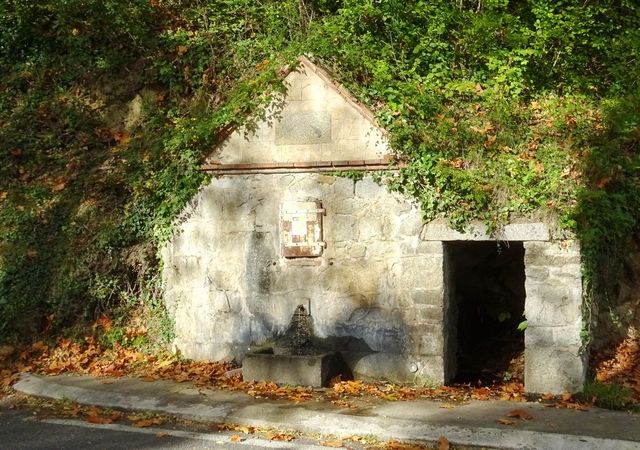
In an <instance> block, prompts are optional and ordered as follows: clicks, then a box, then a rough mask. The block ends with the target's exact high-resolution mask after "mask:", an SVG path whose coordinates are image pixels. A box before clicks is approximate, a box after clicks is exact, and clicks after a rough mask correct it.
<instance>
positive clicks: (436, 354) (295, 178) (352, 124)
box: [161, 63, 584, 392]
mask: <svg viewBox="0 0 640 450" xmlns="http://www.w3.org/2000/svg"><path fill="white" fill-rule="evenodd" d="M307 69H313V68H312V67H311V66H310V65H309V64H307V63H304V64H303V67H302V70H301V71H300V72H294V73H292V74H290V75H289V76H288V77H287V79H286V80H285V83H286V84H288V86H289V88H288V94H287V96H286V97H282V98H279V99H277V100H276V101H275V102H274V104H272V105H270V107H269V108H268V113H267V117H268V119H267V120H266V121H262V122H260V123H258V124H257V126H256V129H255V130H254V131H252V132H246V130H238V131H237V132H235V133H233V134H232V135H231V136H230V137H229V138H228V139H227V140H226V142H225V143H224V144H223V145H221V146H220V148H218V149H217V151H216V152H215V154H214V155H212V157H211V159H212V160H216V161H220V162H222V163H232V162H236V163H243V162H252V163H259V162H304V161H319V160H332V161H343V162H344V161H348V160H366V159H377V158H380V157H381V156H382V155H384V154H388V153H389V149H388V146H387V143H386V139H385V138H384V136H383V135H382V133H381V132H380V130H378V129H377V128H376V126H375V125H374V124H373V123H372V122H371V120H370V119H369V118H368V115H367V113H366V111H364V110H363V109H361V108H360V107H359V106H358V105H357V104H356V103H355V102H353V100H351V99H349V98H348V97H346V96H345V95H344V93H342V92H339V90H338V89H336V87H335V86H334V85H332V84H331V83H330V82H329V81H328V79H327V78H326V77H325V76H324V75H323V74H322V73H321V72H320V71H317V70H307ZM280 106H281V108H280ZM285 202H296V203H299V202H312V204H313V205H315V204H316V203H315V202H320V204H321V205H322V210H320V211H317V212H316V213H317V219H314V221H313V222H312V225H311V229H312V230H314V232H313V239H314V242H313V244H314V245H316V244H317V245H318V246H320V247H319V248H322V256H321V257H318V258H297V259H288V258H284V257H283V255H282V245H283V242H286V243H287V246H288V247H289V246H291V244H292V243H294V239H293V237H294V236H295V243H296V244H300V245H301V246H304V245H307V244H308V243H307V242H306V241H305V239H306V237H308V236H310V235H309V234H308V233H307V231H308V228H307V229H306V230H305V228H304V227H305V226H308V225H309V223H310V222H304V220H301V219H300V217H299V216H296V220H295V221H297V223H298V225H297V227H296V228H295V229H294V227H293V223H294V217H293V213H292V215H291V217H290V218H289V220H288V222H287V223H288V225H287V226H286V227H284V226H283V225H282V224H281V223H280V214H279V211H280V209H281V205H282V204H284V203H285ZM314 214H315V213H314ZM305 220H306V219H305ZM300 223H302V225H301V226H300ZM176 225H177V226H176V230H177V232H176V234H175V235H174V236H173V238H172V239H171V241H170V242H169V243H168V244H167V245H166V246H165V247H164V248H163V249H162V251H161V254H162V257H163V261H164V269H163V282H164V286H165V300H166V304H167V307H168V308H169V310H170V312H171V314H172V315H173V317H174V318H175V323H176V325H175V334H176V338H175V345H176V346H177V347H178V348H179V349H180V350H181V351H182V353H183V354H184V355H185V356H188V357H195V358H207V359H221V358H225V359H233V358H235V359H241V358H242V356H243V355H244V353H246V351H247V349H248V348H249V347H250V346H252V345H256V344H259V343H263V342H266V341H269V340H272V339H274V338H275V337H277V336H278V335H280V334H282V333H283V332H284V331H285V330H286V327H287V324H288V322H289V319H290V317H291V314H292V312H293V311H294V309H295V308H296V307H297V306H298V305H300V304H303V305H305V307H307V308H308V309H309V310H310V311H311V315H312V317H313V327H314V332H315V333H316V335H317V336H319V337H321V338H322V339H326V340H328V341H331V342H334V343H336V345H338V344H337V343H338V342H340V343H341V344H340V345H343V344H344V345H347V344H348V345H347V346H348V347H349V348H351V347H352V346H354V345H355V346H356V347H358V349H359V350H363V349H364V350H366V352H368V353H366V352H365V353H364V354H360V356H359V357H357V358H355V357H354V358H351V360H350V361H351V363H350V365H351V367H352V368H354V371H355V372H357V373H358V374H361V375H369V376H379V375H381V376H386V377H390V378H396V379H402V380H405V381H410V380H414V381H416V380H418V381H420V382H423V381H424V380H427V379H428V380H430V381H433V382H442V381H444V380H445V379H447V378H450V377H451V376H453V375H455V371H456V351H457V350H456V349H457V345H458V343H457V342H456V339H457V338H456V337H455V336H454V333H452V331H451V330H454V329H455V327H456V326H457V322H456V318H457V311H456V308H457V307H456V301H455V296H456V292H455V291H456V288H455V285H454V283H452V279H453V278H452V274H451V273H450V272H452V269H451V267H450V263H451V259H450V257H449V256H448V254H447V252H448V250H447V252H445V246H444V245H445V244H443V243H444V242H447V241H489V240H490V241H494V240H496V239H497V240H503V241H524V249H525V253H524V265H525V276H526V281H525V286H524V288H525V290H526V300H525V313H526V316H527V321H528V324H529V329H528V331H527V332H526V333H525V339H526V353H527V362H526V368H527V369H526V370H527V375H526V376H527V378H528V379H527V380H526V382H527V386H528V388H529V389H532V390H540V391H554V392H556V391H559V390H561V388H562V389H571V388H572V387H575V386H579V385H581V383H582V382H583V380H584V362H583V360H582V358H581V356H580V354H579V353H578V350H579V347H580V330H581V329H582V315H581V306H582V286H581V259H580V248H579V246H578V245H576V244H575V243H573V242H572V241H570V240H567V238H568V237H565V238H563V240H561V241H560V242H557V243H551V242H548V241H549V239H550V231H549V230H550V226H549V225H548V224H544V223H526V222H520V223H513V224H509V225H506V226H505V227H504V228H503V229H502V230H499V232H497V233H494V235H489V233H488V232H487V227H486V226H485V225H484V224H481V223H474V224H472V226H471V227H469V229H468V231H467V232H465V233H460V232H457V231H454V230H452V229H451V228H449V227H448V225H447V222H446V221H444V220H437V221H432V222H430V223H428V224H423V223H422V213H421V211H420V209H419V208H418V207H417V205H415V204H414V203H412V202H411V201H409V200H407V199H405V198H403V197H401V196H400V195H399V194H398V193H390V192H388V191H387V189H386V188H385V187H384V186H380V185H378V184H377V183H375V182H374V181H373V179H372V178H371V177H365V178H364V179H362V180H359V181H354V180H351V179H347V178H342V177H335V176H331V175H323V174H314V173H291V174H270V175H267V174H262V175H260V174H254V175H242V176H223V177H221V178H217V179H213V180H211V182H210V184H209V185H208V186H206V187H204V188H203V189H201V191H200V192H199V193H198V194H197V195H196V197H195V198H194V199H193V201H192V202H191V203H190V204H189V205H188V206H187V207H186V208H185V210H184V212H183V213H182V214H181V217H180V218H179V220H178V221H177V222H176ZM551 228H553V226H551ZM285 229H286V233H288V234H284V231H283V230H285ZM315 230H318V231H320V230H321V233H316V232H315ZM569 237H570V236H569ZM446 245H448V246H449V247H450V245H449V244H446ZM451 245H456V244H451ZM293 247H295V246H293ZM520 248H521V247H520ZM294 253H295V252H294ZM521 257H522V256H521V254H520V256H519V258H521ZM511 279H513V280H515V276H514V277H511ZM518 280H520V278H518ZM514 283H515V282H514ZM517 283H518V284H519V286H520V288H522V285H521V283H522V281H517ZM521 298H522V297H521ZM445 299H446V300H445ZM518 314H519V312H518ZM345 342H346V343H347V344H345ZM555 349H559V356H558V357H555V356H554V354H553V352H554V350H555ZM545 358H546V359H548V360H549V361H548V362H547V363H545ZM292 364H293V363H292ZM558 367H561V370H560V369H558ZM555 372H557V374H556V375H554V376H551V375H550V374H551V373H555Z"/></svg>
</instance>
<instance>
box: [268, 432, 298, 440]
mask: <svg viewBox="0 0 640 450" xmlns="http://www.w3.org/2000/svg"><path fill="white" fill-rule="evenodd" d="M266 437H267V439H268V440H270V441H286V442H289V441H293V439H294V436H293V435H292V434H288V433H279V432H276V431H272V432H270V433H267V436H266Z"/></svg>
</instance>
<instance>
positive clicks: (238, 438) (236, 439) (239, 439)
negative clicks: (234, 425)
mask: <svg viewBox="0 0 640 450" xmlns="http://www.w3.org/2000/svg"><path fill="white" fill-rule="evenodd" d="M243 440H244V439H243V438H242V437H241V436H240V435H239V434H234V435H233V436H231V437H230V438H229V442H242V441H243Z"/></svg>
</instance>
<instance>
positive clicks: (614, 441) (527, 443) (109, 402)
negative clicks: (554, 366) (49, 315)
mask: <svg viewBox="0 0 640 450" xmlns="http://www.w3.org/2000/svg"><path fill="white" fill-rule="evenodd" d="M100 383H106V384H102V385H101V384H100ZM136 383H137V384H138V386H139V387H138V388H137V389H136V388H132V386H134V385H136ZM125 385H126V386H125ZM175 387H176V384H175V383H171V382H163V381H157V382H152V383H143V382H141V381H139V380H130V381H126V380H124V379H114V380H113V381H105V380H100V379H95V378H91V377H69V376H66V378H60V377H55V378H54V377H41V376H37V375H32V374H23V375H22V377H21V379H20V381H18V383H16V384H15V385H14V389H16V390H17V391H19V392H22V393H25V394H29V395H34V396H38V397H47V398H54V399H68V400H73V401H75V402H78V403H81V404H87V405H96V406H101V407H111V408H121V409H135V410H148V411H156V412H164V413H167V414H172V415H177V416H180V417H183V418H187V419H192V420H200V421H211V422H228V423H236V424H243V425H251V426H257V427H273V428H282V429H289V430H296V431H300V432H305V433H320V434H332V435H336V436H342V437H346V436H351V435H354V434H357V435H361V436H362V435H373V436H376V437H377V438H379V439H383V440H385V439H397V440H406V441H423V442H435V441H436V440H437V439H438V437H440V436H446V438H447V439H448V440H449V441H450V442H452V443H456V444H460V445H473V446H487V447H498V448H507V449H545V450H573V449H576V450H578V449H579V450H585V449H587V450H588V449H593V450H639V449H640V439H637V440H635V438H636V436H635V434H632V438H633V439H634V440H626V439H618V438H614V437H611V436H608V437H603V436H593V435H580V434H570V433H566V432H565V433H555V432H547V431H540V430H530V429H529V430H527V429H522V428H515V427H504V426H502V427H499V426H495V427H494V426H477V425H473V423H472V422H471V425H470V424H469V423H464V421H462V422H463V423H462V424H460V425H458V424H443V423H437V422H438V420H433V421H429V420H428V417H427V416H428V414H426V413H425V410H424V407H425V405H426V403H424V402H423V403H420V404H417V403H412V404H405V405H404V406H402V408H403V410H405V411H404V412H403V413H402V414H400V413H399V412H398V411H399V408H398V407H396V408H395V409H394V408H393V407H392V408H385V407H379V408H373V409H372V410H371V411H369V412H368V413H367V414H364V415H354V414H350V413H349V411H344V412H342V411H338V412H333V411H326V410H324V409H322V408H318V407H316V408H313V405H311V406H309V405H307V406H305V405H304V404H299V405H292V404H291V403H284V402H274V401H268V400H264V399H255V398H251V397H248V396H243V395H242V394H238V393H225V392H213V393H211V395H203V394H200V393H198V391H197V390H195V389H191V390H189V389H188V388H184V385H181V391H180V392H178V391H176V388H175ZM141 391H146V392H141ZM534 406H535V405H534ZM480 407H481V408H482V411H481V413H482V414H481V415H484V416H486V417H485V425H487V424H491V423H493V420H492V418H493V417H497V416H499V415H500V414H504V405H498V406H495V405H492V404H491V403H490V402H484V404H482V405H480ZM500 407H501V408H502V410H501V409H499V408H500ZM411 408H415V415H414V414H412V413H411ZM418 408H420V410H418ZM431 408H434V411H433V412H434V414H442V412H441V411H442V410H440V411H438V409H437V408H438V406H433V405H432V406H431ZM476 410H477V408H476ZM485 410H486V413H485ZM542 411H544V409H540V410H538V413H539V414H542ZM463 413H464V411H463V410H461V412H460V413H459V414H463ZM575 414H580V413H577V412H576V413H575ZM583 414H585V413H583ZM607 414H621V413H614V412H607ZM449 417H450V418H451V419H454V420H450V422H455V419H456V418H457V419H463V417H460V416H458V417H454V416H449ZM572 417H575V418H577V417H580V416H572ZM583 417H585V416H583ZM611 417H612V418H613V416H611ZM620 417H624V415H623V416H620ZM629 417H631V418H632V419H633V422H634V424H632V425H631V426H632V427H635V423H640V417H634V416H629ZM615 419H616V420H618V421H619V419H618V416H615ZM574 420H575V419H574ZM595 420H598V419H597V418H595ZM430 422H431V423H430ZM575 428H576V432H577V433H578V432H579V429H580V423H577V421H576V424H575ZM600 432H602V430H601V431H600ZM636 434H637V433H636Z"/></svg>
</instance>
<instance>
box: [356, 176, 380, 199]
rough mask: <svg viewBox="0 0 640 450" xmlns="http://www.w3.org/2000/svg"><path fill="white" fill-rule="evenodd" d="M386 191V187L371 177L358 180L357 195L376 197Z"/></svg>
mask: <svg viewBox="0 0 640 450" xmlns="http://www.w3.org/2000/svg"><path fill="white" fill-rule="evenodd" d="M384 191H385V188H384V187H382V186H380V185H379V184H378V183H376V182H375V181H373V179H372V178H371V177H366V178H364V179H362V180H359V181H357V182H356V197H360V198H376V197H380V195H381V194H382V193H383V192H384Z"/></svg>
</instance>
